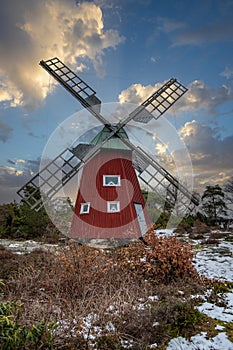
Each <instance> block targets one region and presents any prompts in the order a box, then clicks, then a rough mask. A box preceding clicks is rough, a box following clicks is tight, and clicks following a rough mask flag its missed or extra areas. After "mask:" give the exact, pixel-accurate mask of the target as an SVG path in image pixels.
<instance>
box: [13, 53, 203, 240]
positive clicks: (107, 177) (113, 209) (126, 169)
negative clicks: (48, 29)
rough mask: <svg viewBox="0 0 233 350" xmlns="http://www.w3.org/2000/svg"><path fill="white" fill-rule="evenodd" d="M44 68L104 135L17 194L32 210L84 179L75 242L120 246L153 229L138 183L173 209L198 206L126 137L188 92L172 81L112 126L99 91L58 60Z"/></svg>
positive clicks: (66, 154) (67, 154)
mask: <svg viewBox="0 0 233 350" xmlns="http://www.w3.org/2000/svg"><path fill="white" fill-rule="evenodd" d="M40 65H41V66H42V67H43V68H44V69H45V70H46V71H47V72H48V73H49V74H50V75H51V76H53V77H54V78H55V79H56V80H57V81H58V82H59V83H60V84H61V85H62V86H63V87H64V88H65V89H66V90H68V92H69V93H71V94H72V95H73V96H74V97H75V98H76V99H77V100H78V101H79V102H80V103H81V105H82V106H83V107H84V108H86V109H87V111H88V112H89V113H90V114H91V115H93V116H94V117H95V118H96V119H97V120H98V121H99V122H100V123H101V124H102V129H101V130H100V132H98V134H97V135H96V136H95V137H94V138H93V139H92V140H91V142H90V143H88V144H87V143H79V144H78V145H77V146H75V147H71V148H66V149H65V150H64V151H62V152H61V153H60V154H59V155H58V156H57V157H55V158H54V159H53V160H51V161H50V162H49V163H48V164H47V165H46V166H45V167H44V168H42V169H41V170H40V172H39V173H38V174H36V175H35V176H34V177H33V178H32V179H31V180H30V181H28V182H27V183H26V184H25V185H24V186H23V187H21V188H20V190H19V191H18V192H17V193H18V194H19V196H20V197H21V198H22V199H23V200H24V201H25V202H26V203H27V204H28V205H29V206H30V207H31V208H32V209H35V210H40V208H41V207H42V206H43V205H44V204H45V203H46V202H49V201H50V200H52V199H53V198H54V197H55V196H56V194H57V193H58V192H59V190H60V189H61V188H63V186H65V185H66V184H67V183H68V182H69V181H70V180H71V179H72V178H73V177H74V176H75V175H76V174H77V173H81V180H80V184H79V188H78V191H77V198H76V203H75V208H74V215H73V219H72V224H71V229H70V233H69V235H70V237H72V238H74V239H77V240H78V241H79V242H81V243H87V242H89V241H91V240H93V239H100V240H101V239H102V240H111V239H113V238H114V239H115V240H118V241H119V242H120V244H121V243H122V242H126V241H127V240H130V239H135V238H138V237H140V236H142V235H143V234H144V233H145V232H146V230H147V228H148V227H149V226H150V220H149V217H148V214H147V211H146V209H145V201H144V198H143V196H142V192H141V189H140V185H139V180H140V181H141V182H144V183H145V184H146V186H147V188H149V189H150V190H151V191H153V192H156V191H157V192H159V194H160V196H162V197H163V198H164V200H165V202H166V203H168V204H169V206H170V207H174V205H175V204H176V202H177V198H178V195H179V194H181V196H179V205H181V206H183V207H184V208H185V209H186V210H187V208H188V209H190V210H191V209H192V208H193V207H194V206H196V205H198V198H197V197H196V196H195V195H193V194H192V193H191V192H189V190H188V189H187V188H186V187H185V186H184V185H182V184H181V183H179V181H178V180H177V179H176V178H175V177H174V176H172V175H171V174H170V173H169V172H168V171H167V170H166V169H165V168H164V167H162V166H161V165H160V164H159V163H158V162H157V161H156V160H155V159H154V158H153V157H152V156H151V155H150V154H148V153H147V152H146V151H145V150H144V149H143V148H142V147H140V146H135V145H134V144H133V143H132V142H131V141H130V140H129V137H128V135H127V133H126V131H125V127H126V126H127V124H128V123H129V122H130V121H133V122H137V123H144V124H147V123H150V121H151V120H154V119H158V118H159V117H160V116H162V115H163V114H164V113H165V112H166V111H167V110H168V109H169V108H170V107H171V106H172V105H173V104H174V103H175V102H176V101H177V100H178V99H179V98H180V97H181V96H182V95H183V94H184V93H185V92H186V91H187V89H186V88H185V87H184V86H183V85H182V84H181V83H179V82H178V81H177V80H176V79H174V78H172V79H170V80H169V81H167V82H166V83H165V84H164V85H163V86H162V87H161V88H160V89H158V90H157V91H155V92H154V93H153V94H152V95H151V96H150V97H149V98H147V99H146V100H145V101H144V102H143V103H142V104H141V105H139V106H138V107H137V108H136V109H134V110H133V111H132V112H130V113H129V114H128V115H127V116H126V117H125V118H124V119H122V120H121V121H120V122H118V123H115V124H111V123H110V122H109V121H108V120H107V119H106V118H105V117H104V116H103V115H102V114H101V101H100V100H99V99H98V97H97V96H96V92H95V90H93V89H92V88H91V87H90V86H89V85H88V84H86V83H85V82H84V81H83V80H82V79H81V78H80V77H78V76H77V75H76V74H75V73H74V72H73V71H71V70H70V68H68V67H67V66H66V65H65V64H64V63H62V62H61V61H60V60H59V59H58V58H52V59H49V60H47V61H41V62H40ZM61 173H62V176H61V177H60V176H58V174H61ZM28 189H30V190H28ZM161 190H162V191H161ZM38 191H40V192H41V196H39V197H38ZM96 193H97V194H98V195H96Z"/></svg>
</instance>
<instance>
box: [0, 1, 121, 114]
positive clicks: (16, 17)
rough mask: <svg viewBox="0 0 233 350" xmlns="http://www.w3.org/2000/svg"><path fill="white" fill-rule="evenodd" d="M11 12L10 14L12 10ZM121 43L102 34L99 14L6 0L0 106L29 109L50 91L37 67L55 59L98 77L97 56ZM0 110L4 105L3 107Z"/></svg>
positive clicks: (0, 35)
mask: <svg viewBox="0 0 233 350" xmlns="http://www.w3.org/2000/svg"><path fill="white" fill-rule="evenodd" d="M12 9H14V10H12ZM123 40H124V39H123V38H122V37H120V35H119V33H118V32H117V31H116V30H112V29H108V30H105V28H104V22H103V17H102V11H101V9H100V8H99V7H98V6H96V5H95V4H93V3H89V2H82V3H80V4H76V5H75V2H73V7H72V6H70V3H69V2H68V1H66V0H56V1H55V0H40V1H37V0H30V1H29V0H21V1H16V2H15V1H13V0H9V1H7V2H4V4H2V5H1V12H0V102H2V103H7V104H8V106H9V105H10V106H15V105H21V106H24V107H26V108H28V109H29V108H33V107H35V106H37V105H38V104H40V103H41V102H42V101H43V99H44V98H45V97H46V95H47V94H48V92H49V91H50V86H49V78H48V74H47V73H46V72H45V71H43V69H42V68H41V67H39V66H38V63H39V61H40V60H41V59H48V58H52V57H55V56H57V57H59V58H60V59H61V60H63V61H64V62H65V63H67V64H69V65H71V66H72V65H73V66H75V67H77V66H78V69H79V70H82V69H83V68H84V67H85V66H86V65H89V64H90V63H91V64H92V65H93V66H94V67H95V69H96V71H97V72H98V73H99V74H104V71H103V55H104V50H105V49H107V48H115V47H116V46H117V45H118V44H120V43H121V42H122V41H123ZM3 105H4V104H3Z"/></svg>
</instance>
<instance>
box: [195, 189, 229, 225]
mask: <svg viewBox="0 0 233 350" xmlns="http://www.w3.org/2000/svg"><path fill="white" fill-rule="evenodd" d="M224 197H225V195H224V192H223V190H222V188H221V187H220V186H219V185H215V186H206V190H205V191H204V193H203V195H202V197H201V200H202V208H203V210H204V212H205V214H206V216H207V218H208V219H209V221H210V222H211V223H213V224H216V221H217V218H218V217H219V216H221V215H226V209H227V207H226V204H225V198H224Z"/></svg>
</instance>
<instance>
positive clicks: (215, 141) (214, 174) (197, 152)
mask: <svg viewBox="0 0 233 350" xmlns="http://www.w3.org/2000/svg"><path fill="white" fill-rule="evenodd" d="M179 134H180V136H181V138H182V140H183V141H184V142H185V144H186V146H187V148H188V150H189V152H190V156H191V159H192V163H193V168H194V173H195V179H196V183H197V186H198V187H199V188H202V189H203V187H205V186H206V185H208V184H217V183H218V184H219V185H223V184H224V183H225V182H226V181H227V180H228V179H229V178H230V177H231V176H232V147H233V136H229V137H226V138H220V135H219V133H218V130H217V129H216V128H211V127H210V126H208V125H206V124H203V123H199V122H197V121H196V120H193V121H191V122H187V123H185V125H184V126H183V127H182V128H181V129H180V130H179Z"/></svg>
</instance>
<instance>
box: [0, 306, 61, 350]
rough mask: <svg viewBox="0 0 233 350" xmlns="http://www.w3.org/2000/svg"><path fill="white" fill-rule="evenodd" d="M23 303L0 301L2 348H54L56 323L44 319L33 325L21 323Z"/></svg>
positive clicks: (0, 344) (12, 349) (0, 340)
mask: <svg viewBox="0 0 233 350" xmlns="http://www.w3.org/2000/svg"><path fill="white" fill-rule="evenodd" d="M21 307H22V304H20V303H18V302H12V301H11V302H10V301H1V302H0V347H1V349H2V350H22V349H24V350H27V349H52V348H53V337H52V333H51V330H52V329H53V328H54V327H55V324H47V323H45V322H43V321H41V322H38V323H37V324H35V325H32V326H31V327H27V326H25V325H22V324H20V323H19V318H20V314H21Z"/></svg>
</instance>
